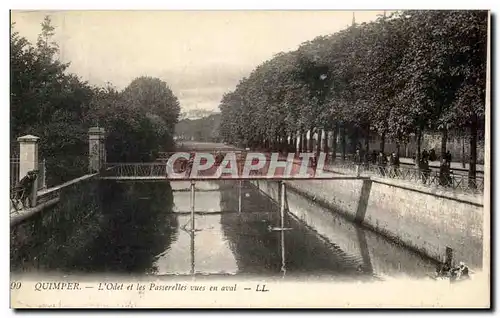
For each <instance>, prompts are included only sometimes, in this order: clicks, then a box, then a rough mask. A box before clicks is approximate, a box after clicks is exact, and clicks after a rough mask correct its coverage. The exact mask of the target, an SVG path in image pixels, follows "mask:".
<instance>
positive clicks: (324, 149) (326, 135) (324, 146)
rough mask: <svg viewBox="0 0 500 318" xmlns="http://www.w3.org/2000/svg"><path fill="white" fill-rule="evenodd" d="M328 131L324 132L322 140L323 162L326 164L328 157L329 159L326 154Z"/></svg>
mask: <svg viewBox="0 0 500 318" xmlns="http://www.w3.org/2000/svg"><path fill="white" fill-rule="evenodd" d="M328 135H329V133H328V130H325V138H323V152H324V153H325V156H326V157H325V161H327V162H328V157H329V154H328Z"/></svg>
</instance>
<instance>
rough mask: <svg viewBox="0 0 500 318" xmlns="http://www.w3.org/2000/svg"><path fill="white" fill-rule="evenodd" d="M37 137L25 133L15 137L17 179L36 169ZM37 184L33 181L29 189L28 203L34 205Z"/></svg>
mask: <svg viewBox="0 0 500 318" xmlns="http://www.w3.org/2000/svg"><path fill="white" fill-rule="evenodd" d="M38 139H40V138H38V137H37V136H33V135H26V136H22V137H19V138H17V141H18V142H19V180H21V179H22V178H24V177H25V176H26V175H27V174H28V172H29V171H33V170H38ZM37 184H38V182H37V181H35V182H34V183H33V187H32V190H31V197H30V205H31V207H34V206H36V193H37V190H38V189H37Z"/></svg>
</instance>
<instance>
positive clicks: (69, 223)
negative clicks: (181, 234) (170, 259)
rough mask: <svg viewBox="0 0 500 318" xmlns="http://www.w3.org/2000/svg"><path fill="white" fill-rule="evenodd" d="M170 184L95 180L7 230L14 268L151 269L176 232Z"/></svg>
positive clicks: (73, 271) (127, 270) (65, 193)
mask: <svg viewBox="0 0 500 318" xmlns="http://www.w3.org/2000/svg"><path fill="white" fill-rule="evenodd" d="M172 204H173V196H172V189H171V186H170V184H169V183H167V182H164V183H160V182H154V183H153V182H142V183H139V182H127V183H118V182H112V181H94V182H92V184H89V185H83V186H80V187H74V188H72V189H68V190H65V192H63V193H62V194H61V201H60V203H59V204H58V205H56V206H55V207H54V208H52V209H50V210H47V211H44V212H43V213H39V214H38V215H36V216H34V217H32V218H30V219H28V220H27V221H26V222H24V223H22V224H20V225H18V226H16V227H14V228H12V229H11V270H12V272H70V273H78V272H80V273H102V272H113V273H118V274H120V273H122V274H123V273H141V274H143V273H149V272H154V271H155V268H154V265H153V264H154V257H155V255H157V254H158V253H160V252H161V251H163V250H164V249H165V246H169V244H170V243H171V241H172V238H173V237H174V236H175V235H176V233H177V228H178V224H177V219H176V218H175V216H173V214H172Z"/></svg>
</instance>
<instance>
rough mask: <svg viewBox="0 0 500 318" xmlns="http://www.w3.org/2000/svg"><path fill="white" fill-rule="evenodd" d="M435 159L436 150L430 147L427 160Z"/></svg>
mask: <svg viewBox="0 0 500 318" xmlns="http://www.w3.org/2000/svg"><path fill="white" fill-rule="evenodd" d="M436 159H437V156H436V151H435V150H434V148H433V149H431V151H430V152H429V160H430V161H436Z"/></svg>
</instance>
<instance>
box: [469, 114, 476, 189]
mask: <svg viewBox="0 0 500 318" xmlns="http://www.w3.org/2000/svg"><path fill="white" fill-rule="evenodd" d="M469 141H470V159H469V187H470V188H472V189H475V188H476V163H477V118H474V119H473V121H472V125H471V127H470V139H469Z"/></svg>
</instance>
